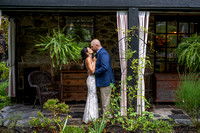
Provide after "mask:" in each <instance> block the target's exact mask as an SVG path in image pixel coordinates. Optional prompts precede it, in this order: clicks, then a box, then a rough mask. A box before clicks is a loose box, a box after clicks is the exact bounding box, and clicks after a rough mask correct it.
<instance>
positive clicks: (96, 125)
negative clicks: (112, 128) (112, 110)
mask: <svg viewBox="0 0 200 133" xmlns="http://www.w3.org/2000/svg"><path fill="white" fill-rule="evenodd" d="M105 127H106V120H105V115H103V118H99V119H97V120H96V121H94V120H93V119H92V126H89V127H88V129H89V132H90V133H102V132H104V130H105Z"/></svg>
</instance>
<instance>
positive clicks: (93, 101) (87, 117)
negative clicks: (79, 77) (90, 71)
mask: <svg viewBox="0 0 200 133" xmlns="http://www.w3.org/2000/svg"><path fill="white" fill-rule="evenodd" d="M86 83H87V87H88V95H87V101H86V105H85V110H84V115H83V121H84V122H85V123H88V122H90V121H92V119H93V120H96V119H97V118H98V117H99V113H98V99H97V92H96V83H95V76H94V75H89V76H88V78H87V81H86Z"/></svg>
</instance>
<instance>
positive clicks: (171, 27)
mask: <svg viewBox="0 0 200 133" xmlns="http://www.w3.org/2000/svg"><path fill="white" fill-rule="evenodd" d="M167 33H177V22H176V20H174V21H168V23H167Z"/></svg>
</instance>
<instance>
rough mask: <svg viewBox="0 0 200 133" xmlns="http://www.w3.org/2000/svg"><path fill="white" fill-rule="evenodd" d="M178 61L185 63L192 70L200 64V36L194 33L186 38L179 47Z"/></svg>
mask: <svg viewBox="0 0 200 133" xmlns="http://www.w3.org/2000/svg"><path fill="white" fill-rule="evenodd" d="M176 50H177V52H176V53H177V57H178V63H180V64H182V65H185V66H186V67H187V68H189V70H190V71H196V70H197V69H198V68H199V66H200V36H199V35H197V34H193V35H191V36H190V37H188V38H184V39H183V40H182V41H181V42H180V43H179V44H178V47H177V49H176Z"/></svg>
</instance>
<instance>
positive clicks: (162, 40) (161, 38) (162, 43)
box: [155, 34, 166, 47]
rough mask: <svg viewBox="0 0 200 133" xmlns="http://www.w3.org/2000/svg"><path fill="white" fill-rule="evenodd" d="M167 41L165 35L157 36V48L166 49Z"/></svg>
mask: <svg viewBox="0 0 200 133" xmlns="http://www.w3.org/2000/svg"><path fill="white" fill-rule="evenodd" d="M165 40H166V35H165V34H159V35H156V42H155V46H156V47H164V46H165Z"/></svg>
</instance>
